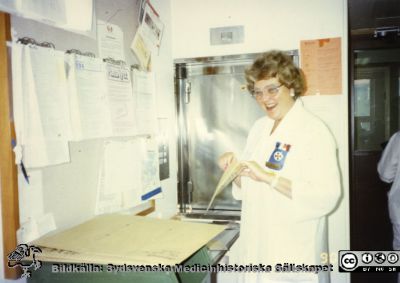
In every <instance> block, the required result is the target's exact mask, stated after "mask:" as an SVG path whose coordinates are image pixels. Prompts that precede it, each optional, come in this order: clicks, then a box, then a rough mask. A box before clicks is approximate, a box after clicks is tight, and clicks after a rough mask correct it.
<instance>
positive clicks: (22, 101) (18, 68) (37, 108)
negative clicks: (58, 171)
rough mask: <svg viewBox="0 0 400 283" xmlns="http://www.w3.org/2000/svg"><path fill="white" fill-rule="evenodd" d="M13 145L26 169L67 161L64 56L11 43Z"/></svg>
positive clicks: (66, 107)
mask: <svg viewBox="0 0 400 283" xmlns="http://www.w3.org/2000/svg"><path fill="white" fill-rule="evenodd" d="M12 58H13V62H12V64H13V75H15V83H13V90H14V91H15V93H14V94H15V97H14V100H13V102H14V105H13V107H14V114H15V119H16V120H15V121H16V125H15V126H16V135H17V143H18V145H20V146H22V148H23V161H24V164H25V166H26V167H27V168H32V167H43V166H48V165H55V164H60V163H65V162H69V160H70V157H69V147H68V141H69V140H70V138H71V127H70V123H69V122H70V119H69V109H68V97H67V84H66V75H65V68H64V53H63V52H59V51H55V50H52V49H49V48H42V47H30V46H22V47H21V46H18V44H13V57H12Z"/></svg>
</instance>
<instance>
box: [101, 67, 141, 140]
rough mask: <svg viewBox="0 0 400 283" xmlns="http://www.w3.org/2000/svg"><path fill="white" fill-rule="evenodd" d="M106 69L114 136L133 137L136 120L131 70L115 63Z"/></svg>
mask: <svg viewBox="0 0 400 283" xmlns="http://www.w3.org/2000/svg"><path fill="white" fill-rule="evenodd" d="M106 69H107V86H108V101H109V105H110V112H111V123H112V131H113V136H133V135H135V133H136V118H135V108H134V107H135V105H134V100H133V93H132V83H131V75H130V70H129V68H128V67H127V66H125V65H124V64H122V65H121V64H120V65H118V64H117V65H116V64H113V63H107V65H106Z"/></svg>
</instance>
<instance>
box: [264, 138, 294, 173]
mask: <svg viewBox="0 0 400 283" xmlns="http://www.w3.org/2000/svg"><path fill="white" fill-rule="evenodd" d="M289 150H290V144H282V143H280V142H277V143H276V144H275V149H274V151H273V152H272V153H271V156H270V157H269V159H268V161H267V162H265V166H267V167H268V168H271V169H274V170H281V169H282V168H283V165H284V164H285V159H286V155H287V154H288V152H289Z"/></svg>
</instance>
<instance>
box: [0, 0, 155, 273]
mask: <svg viewBox="0 0 400 283" xmlns="http://www.w3.org/2000/svg"><path fill="white" fill-rule="evenodd" d="M93 2H94V9H95V15H96V20H101V21H104V22H106V23H111V24H115V25H117V26H119V27H120V28H121V29H122V30H123V34H124V54H125V62H126V63H127V65H134V64H137V63H138V62H137V59H136V57H135V56H134V54H133V53H132V51H131V49H130V44H131V42H132V40H133V37H134V35H135V31H136V30H137V28H138V26H139V20H138V14H139V8H140V7H139V6H140V3H141V1H139V0H136V1H131V0H115V1H108V0H94V1H93ZM2 15H4V16H5V17H8V15H7V14H3V13H2ZM10 19H11V23H10V26H7V27H6V29H7V28H10V30H11V33H12V36H13V37H15V38H22V37H30V38H33V39H35V40H36V41H37V42H44V41H47V42H51V43H53V44H54V45H55V49H56V50H61V51H66V50H69V49H78V50H80V51H82V52H92V53H94V54H95V55H96V57H99V54H98V47H97V41H96V38H95V37H90V36H84V35H80V34H77V33H73V32H69V31H66V30H63V29H60V28H55V27H52V26H49V25H45V24H42V23H39V22H35V21H32V20H28V19H24V18H21V17H17V16H10ZM6 20H7V19H2V23H3V21H6ZM2 40H4V41H6V40H8V41H9V40H10V38H9V37H8V38H7V35H6V34H3V36H2ZM5 53H6V52H5ZM9 86H10V89H11V84H10V85H9ZM2 92H4V93H8V92H9V90H7V89H3V90H2ZM2 96H4V95H2ZM7 102H8V100H6V101H5V102H4V103H3V102H2V103H1V105H2V107H4V105H6V104H7ZM8 110H9V111H10V113H9V115H10V117H12V109H8ZM2 111H3V109H2ZM4 114H5V115H7V114H8V113H6V112H4ZM3 116H4V115H3ZM3 116H2V118H4V117H3ZM7 120H8V119H7ZM9 126H10V125H7V124H5V125H4V127H9ZM2 128H3V125H2ZM8 132H11V131H8ZM11 138H12V137H9V139H11ZM119 139H120V140H124V139H125V138H123V137H121V138H119ZM113 140H116V138H113ZM104 141H105V139H93V140H85V141H79V142H70V143H69V150H70V158H71V161H70V162H69V163H65V164H60V165H56V166H49V167H45V168H40V169H39V170H41V171H42V185H43V208H44V212H45V213H52V214H53V216H54V220H55V223H56V226H57V229H63V228H67V227H70V226H72V225H76V224H77V223H82V222H84V221H86V220H88V219H90V218H92V217H93V216H94V211H95V202H96V193H97V184H98V178H99V176H98V175H99V167H100V165H101V164H100V163H101V162H102V158H101V156H102V153H103V150H104V148H103V143H104ZM4 146H5V145H2V147H4ZM2 152H3V151H2ZM11 154H12V153H11V152H10V151H9V152H8V155H10V156H11ZM10 156H8V158H7V160H9V161H10V160H12V159H13V156H11V157H10ZM13 171H14V172H10V176H12V178H11V177H10V178H9V176H6V178H8V179H9V180H10V181H9V182H10V183H11V184H6V185H7V186H8V185H12V186H14V187H15V186H16V184H15V182H16V179H17V178H16V176H15V174H16V172H15V169H14V170H13ZM2 172H3V173H4V171H2ZM13 182H14V183H13ZM12 183H13V184H12ZM3 185H4V184H3ZM3 198H4V195H3ZM17 201H18V200H17V198H16V195H15V194H14V195H13V201H12V203H10V204H7V205H8V208H6V209H8V210H9V211H10V212H12V211H13V210H14V212H15V209H18V203H16V202H17ZM4 204H5V202H4V201H3V206H4ZM154 207H155V202H154V201H149V202H147V203H144V204H143V205H141V206H139V207H138V208H137V214H139V215H145V214H148V213H151V212H152V211H154ZM24 209H26V208H25V207H19V211H17V214H14V219H12V220H11V222H12V223H14V225H13V226H14V228H18V222H19V219H18V217H19V216H18V212H19V213H21V212H22V213H26V212H24V211H21V210H24ZM4 211H5V209H4V207H3V227H5V226H4V219H6V218H7V217H8V215H5V214H4ZM7 221H10V220H7ZM11 222H9V223H11ZM6 229H7V228H6ZM3 230H4V228H3ZM8 234H10V233H8ZM4 241H8V243H9V244H8V246H10V245H11V246H13V245H14V246H15V245H16V242H15V239H7V238H5V239H4ZM4 252H5V253H7V251H6V248H5V251H4ZM9 272H11V273H13V272H12V270H9ZM6 277H8V278H11V277H13V276H12V275H11V277H10V274H8V275H7V274H6Z"/></svg>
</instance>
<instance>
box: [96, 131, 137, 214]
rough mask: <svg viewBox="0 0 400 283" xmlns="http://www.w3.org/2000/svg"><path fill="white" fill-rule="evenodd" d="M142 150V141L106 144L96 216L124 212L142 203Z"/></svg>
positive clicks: (109, 142) (99, 182)
mask: <svg viewBox="0 0 400 283" xmlns="http://www.w3.org/2000/svg"><path fill="white" fill-rule="evenodd" d="M140 150H141V148H140V141H139V140H138V139H134V140H130V141H121V142H119V141H106V142H104V161H103V163H102V167H101V168H100V169H101V172H100V174H99V181H98V189H97V201H96V211H95V213H96V215H98V214H103V213H111V212H116V211H120V210H123V209H127V208H130V207H133V206H136V205H139V204H141V203H142V201H141V199H140V198H141V195H142V183H141V181H142V168H141V166H142V161H141V160H142V159H141V156H140Z"/></svg>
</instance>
